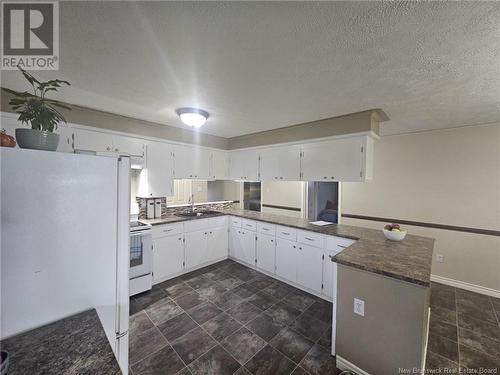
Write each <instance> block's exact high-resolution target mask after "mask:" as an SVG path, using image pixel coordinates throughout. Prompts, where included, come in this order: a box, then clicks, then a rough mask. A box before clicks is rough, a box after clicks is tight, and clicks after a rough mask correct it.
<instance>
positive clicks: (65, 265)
mask: <svg viewBox="0 0 500 375" xmlns="http://www.w3.org/2000/svg"><path fill="white" fill-rule="evenodd" d="M0 159H1V160H0V161H1V173H0V181H1V200H0V205H1V206H0V209H1V223H0V224H1V248H0V250H1V258H0V259H1V278H0V279H1V284H0V295H1V299H0V313H1V316H0V321H1V326H0V338H6V337H9V336H12V335H15V334H17V333H21V332H23V331H26V330H29V329H32V328H36V327H39V326H42V325H44V324H47V323H50V322H53V321H56V320H59V319H62V318H65V317H67V316H69V315H73V314H75V313H78V312H81V311H84V310H87V309H90V308H95V309H96V311H97V313H98V315H99V318H100V320H101V323H102V325H103V328H104V330H105V332H106V336H107V337H108V339H109V342H110V344H111V346H112V348H113V351H114V353H115V356H116V358H117V360H118V363H119V364H120V367H121V369H122V372H123V373H124V374H127V372H128V320H129V297H128V296H129V293H128V282H129V277H128V273H129V261H130V260H129V210H130V208H129V205H130V196H129V195H130V169H129V168H130V160H129V158H127V157H118V156H109V157H107V156H95V155H81V154H69V153H61V152H47V151H35V150H24V149H7V148H1V151H0Z"/></svg>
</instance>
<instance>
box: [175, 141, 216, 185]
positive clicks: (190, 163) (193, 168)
mask: <svg viewBox="0 0 500 375" xmlns="http://www.w3.org/2000/svg"><path fill="white" fill-rule="evenodd" d="M174 154H175V157H174V159H175V178H198V179H203V178H209V164H210V151H208V150H206V149H203V148H200V147H197V146H175V149H174Z"/></svg>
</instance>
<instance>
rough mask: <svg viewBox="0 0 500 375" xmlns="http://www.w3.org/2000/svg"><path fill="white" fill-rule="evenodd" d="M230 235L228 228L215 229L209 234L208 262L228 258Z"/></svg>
mask: <svg viewBox="0 0 500 375" xmlns="http://www.w3.org/2000/svg"><path fill="white" fill-rule="evenodd" d="M227 249H228V235H227V228H224V227H220V228H213V229H210V230H209V232H208V251H207V261H214V260H217V259H221V258H225V257H227Z"/></svg>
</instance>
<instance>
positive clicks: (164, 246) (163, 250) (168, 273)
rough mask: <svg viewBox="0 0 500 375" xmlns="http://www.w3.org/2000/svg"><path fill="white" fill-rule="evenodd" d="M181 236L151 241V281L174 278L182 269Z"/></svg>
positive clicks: (182, 245)
mask: <svg viewBox="0 0 500 375" xmlns="http://www.w3.org/2000/svg"><path fill="white" fill-rule="evenodd" d="M183 237H184V236H183V235H182V234H176V235H172V236H163V237H158V238H155V239H154V240H153V281H154V282H160V281H163V280H167V279H169V278H171V277H174V276H176V275H178V274H179V273H181V272H182V271H183V269H184V242H183Z"/></svg>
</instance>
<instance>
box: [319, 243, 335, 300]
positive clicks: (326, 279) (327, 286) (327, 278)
mask: <svg viewBox="0 0 500 375" xmlns="http://www.w3.org/2000/svg"><path fill="white" fill-rule="evenodd" d="M337 253H338V251H332V250H325V259H323V291H322V293H323V295H325V296H327V297H328V298H331V299H333V298H334V295H335V291H336V290H337V263H335V262H333V261H332V260H331V258H330V256H334V255H336V254H337Z"/></svg>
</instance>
